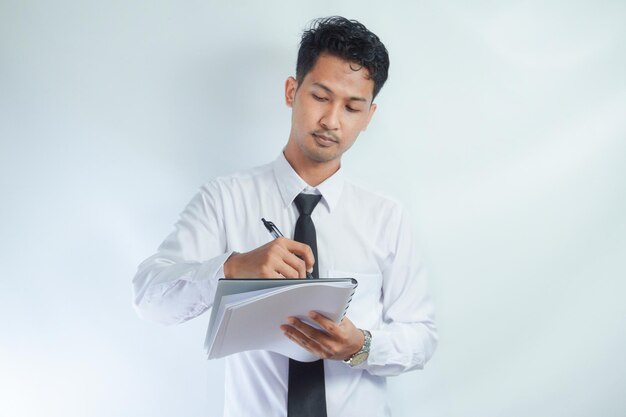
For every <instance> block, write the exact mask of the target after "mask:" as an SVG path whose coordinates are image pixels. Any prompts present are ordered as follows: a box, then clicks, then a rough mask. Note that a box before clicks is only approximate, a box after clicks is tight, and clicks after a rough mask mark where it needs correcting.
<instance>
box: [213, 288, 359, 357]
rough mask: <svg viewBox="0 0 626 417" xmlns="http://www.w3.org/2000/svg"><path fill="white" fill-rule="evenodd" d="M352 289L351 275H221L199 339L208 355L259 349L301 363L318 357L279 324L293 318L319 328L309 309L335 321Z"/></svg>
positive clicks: (348, 302) (338, 317)
mask: <svg viewBox="0 0 626 417" xmlns="http://www.w3.org/2000/svg"><path fill="white" fill-rule="evenodd" d="M356 287H357V281H356V280H355V279H353V278H327V279H324V278H322V279H220V280H219V281H218V286H217V291H216V293H215V300H214V302H213V308H212V311H211V319H210V321H209V328H208V330H207V334H206V339H205V343H204V347H205V349H206V351H207V355H208V358H209V359H215V358H221V357H224V356H227V355H230V354H233V353H237V352H243V351H247V350H258V349H261V350H269V351H272V352H276V353H279V354H281V355H285V356H287V357H290V358H292V359H296V360H298V361H301V362H312V361H314V360H317V359H318V358H317V357H316V356H315V355H313V354H311V353H310V352H309V351H307V350H306V349H303V348H301V347H300V346H299V345H297V344H296V343H294V342H292V341H291V340H289V339H288V338H287V337H286V336H285V335H284V334H283V332H282V331H281V330H280V325H281V324H285V323H286V322H287V318H288V317H290V316H293V317H297V318H299V319H300V320H302V321H304V322H306V323H308V324H310V325H312V326H314V327H318V328H319V326H318V325H317V324H316V323H315V322H313V321H312V320H311V319H309V317H308V313H309V311H312V310H313V311H317V312H319V313H320V314H323V315H324V316H326V317H328V318H329V319H331V320H333V321H334V322H335V323H339V322H340V321H341V319H342V318H343V316H344V315H345V314H346V311H347V309H348V306H349V304H350V301H351V299H352V296H353V295H354V291H355V290H356Z"/></svg>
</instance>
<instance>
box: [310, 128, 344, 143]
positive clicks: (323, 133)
mask: <svg viewBox="0 0 626 417" xmlns="http://www.w3.org/2000/svg"><path fill="white" fill-rule="evenodd" d="M313 134H314V135H317V136H324V137H326V138H328V139H330V140H332V141H335V142H339V138H338V137H337V136H336V135H335V134H334V133H333V132H330V131H328V130H315V131H313Z"/></svg>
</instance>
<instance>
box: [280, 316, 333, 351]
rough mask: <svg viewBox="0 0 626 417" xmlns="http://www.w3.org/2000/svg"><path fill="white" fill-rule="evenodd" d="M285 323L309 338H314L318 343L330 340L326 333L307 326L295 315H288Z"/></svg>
mask: <svg viewBox="0 0 626 417" xmlns="http://www.w3.org/2000/svg"><path fill="white" fill-rule="evenodd" d="M287 323H288V324H289V325H290V326H292V327H293V328H295V329H296V330H298V331H299V332H300V333H302V334H303V335H305V336H306V337H308V338H309V339H311V340H314V341H316V342H318V343H320V344H323V345H326V344H329V343H330V342H331V341H332V340H331V338H330V337H329V336H328V334H326V333H325V332H323V331H321V330H319V329H316V328H315V327H312V326H309V325H308V324H306V323H304V322H303V321H302V320H299V319H297V318H295V317H289V318H288V319H287Z"/></svg>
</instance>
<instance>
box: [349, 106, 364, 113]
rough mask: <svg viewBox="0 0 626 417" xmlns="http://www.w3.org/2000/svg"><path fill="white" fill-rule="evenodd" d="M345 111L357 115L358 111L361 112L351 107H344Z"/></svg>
mask: <svg viewBox="0 0 626 417" xmlns="http://www.w3.org/2000/svg"><path fill="white" fill-rule="evenodd" d="M346 110H348V111H349V112H350V113H358V112H360V111H361V110H359V109H353V108H352V107H350V106H346Z"/></svg>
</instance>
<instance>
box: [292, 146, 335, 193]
mask: <svg viewBox="0 0 626 417" xmlns="http://www.w3.org/2000/svg"><path fill="white" fill-rule="evenodd" d="M296 146H297V145H296ZM283 154H284V155H285V159H287V162H289V165H291V167H292V168H293V169H294V171H296V173H297V174H298V175H299V176H300V178H302V179H303V180H304V182H306V183H307V184H308V185H310V186H311V187H317V186H318V185H320V184H321V183H323V182H324V181H326V179H328V178H329V177H330V176H331V175H333V174H334V173H335V172H337V171H338V170H339V166H340V161H339V159H337V160H332V161H328V162H318V161H314V160H312V159H309V158H307V157H305V156H304V155H302V153H301V152H298V151H297V150H294V149H293V146H292V144H291V143H288V144H287V146H286V147H285V150H284V152H283Z"/></svg>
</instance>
